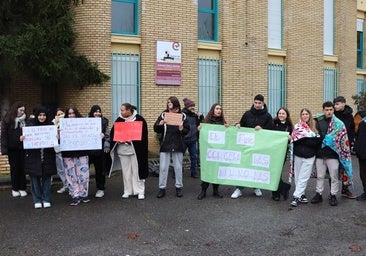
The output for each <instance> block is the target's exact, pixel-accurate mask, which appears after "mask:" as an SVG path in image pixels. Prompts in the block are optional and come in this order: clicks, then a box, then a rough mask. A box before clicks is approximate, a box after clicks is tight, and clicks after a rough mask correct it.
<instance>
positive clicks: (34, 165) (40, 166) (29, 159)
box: [21, 106, 57, 209]
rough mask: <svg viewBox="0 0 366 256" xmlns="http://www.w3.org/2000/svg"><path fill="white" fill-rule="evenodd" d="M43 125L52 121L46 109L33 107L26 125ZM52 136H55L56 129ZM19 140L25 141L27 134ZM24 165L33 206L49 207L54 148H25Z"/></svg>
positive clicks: (54, 172)
mask: <svg viewBox="0 0 366 256" xmlns="http://www.w3.org/2000/svg"><path fill="white" fill-rule="evenodd" d="M44 125H52V122H51V120H50V118H49V115H48V111H47V109H46V108H45V107H42V106H40V107H37V108H36V109H35V111H34V118H32V119H29V121H28V122H27V127H28V126H44ZM24 129H25V128H24ZM54 136H55V138H56V137H57V133H56V130H55V135H54ZM21 140H22V141H24V142H25V141H26V140H27V136H21ZM24 166H25V173H27V174H29V177H30V183H31V189H32V197H33V203H34V208H36V209H39V208H42V205H43V208H49V207H51V185H52V184H51V178H52V175H54V174H56V173H57V171H56V156H55V150H54V148H53V147H47V148H37V149H34V148H32V149H26V150H25V160H24Z"/></svg>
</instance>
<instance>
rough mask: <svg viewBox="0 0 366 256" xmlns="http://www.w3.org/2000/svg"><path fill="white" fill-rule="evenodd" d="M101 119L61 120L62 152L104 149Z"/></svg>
mask: <svg viewBox="0 0 366 256" xmlns="http://www.w3.org/2000/svg"><path fill="white" fill-rule="evenodd" d="M101 134H102V121H101V119H100V118H94V117H93V118H62V119H61V120H60V148H61V151H77V150H93V149H102V138H101Z"/></svg>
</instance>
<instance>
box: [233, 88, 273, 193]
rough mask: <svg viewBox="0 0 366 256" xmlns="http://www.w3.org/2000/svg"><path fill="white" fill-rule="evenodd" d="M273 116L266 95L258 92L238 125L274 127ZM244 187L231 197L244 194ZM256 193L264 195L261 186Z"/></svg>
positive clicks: (239, 188)
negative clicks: (265, 99) (268, 107)
mask: <svg viewBox="0 0 366 256" xmlns="http://www.w3.org/2000/svg"><path fill="white" fill-rule="evenodd" d="M272 122H273V121H272V116H271V114H270V113H268V109H267V105H266V104H265V103H264V96H263V95H262V94H257V95H255V97H254V100H253V105H252V107H251V108H250V109H249V110H247V111H245V112H244V114H243V116H242V117H241V119H240V123H239V124H237V125H236V126H237V127H238V128H239V127H248V128H254V129H255V130H259V129H268V130H271V129H272ZM243 189H244V188H243V187H240V186H237V187H236V189H235V190H234V192H233V193H232V194H231V198H233V199H236V198H238V197H240V196H242V190H243ZM253 192H254V194H255V195H256V196H258V197H259V196H262V191H261V190H260V189H259V188H254V191H253Z"/></svg>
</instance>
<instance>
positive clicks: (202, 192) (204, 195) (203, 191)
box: [197, 188, 207, 200]
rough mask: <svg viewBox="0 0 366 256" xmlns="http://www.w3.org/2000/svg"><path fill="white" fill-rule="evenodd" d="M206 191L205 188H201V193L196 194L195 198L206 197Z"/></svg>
mask: <svg viewBox="0 0 366 256" xmlns="http://www.w3.org/2000/svg"><path fill="white" fill-rule="evenodd" d="M206 191H207V189H206V188H202V190H201V193H200V194H199V195H198V196H197V199H198V200H202V199H203V198H205V197H206Z"/></svg>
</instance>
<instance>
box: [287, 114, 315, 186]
mask: <svg viewBox="0 0 366 256" xmlns="http://www.w3.org/2000/svg"><path fill="white" fill-rule="evenodd" d="M316 136H317V135H316V134H315V132H313V131H312V130H311V129H310V127H309V125H308V124H307V123H306V122H304V121H301V120H300V121H299V122H298V123H297V124H295V126H294V130H293V131H292V133H291V142H290V149H289V151H290V169H289V170H288V176H289V179H288V180H289V182H290V183H291V182H292V179H293V177H294V142H295V141H298V140H300V139H302V138H313V137H316Z"/></svg>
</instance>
